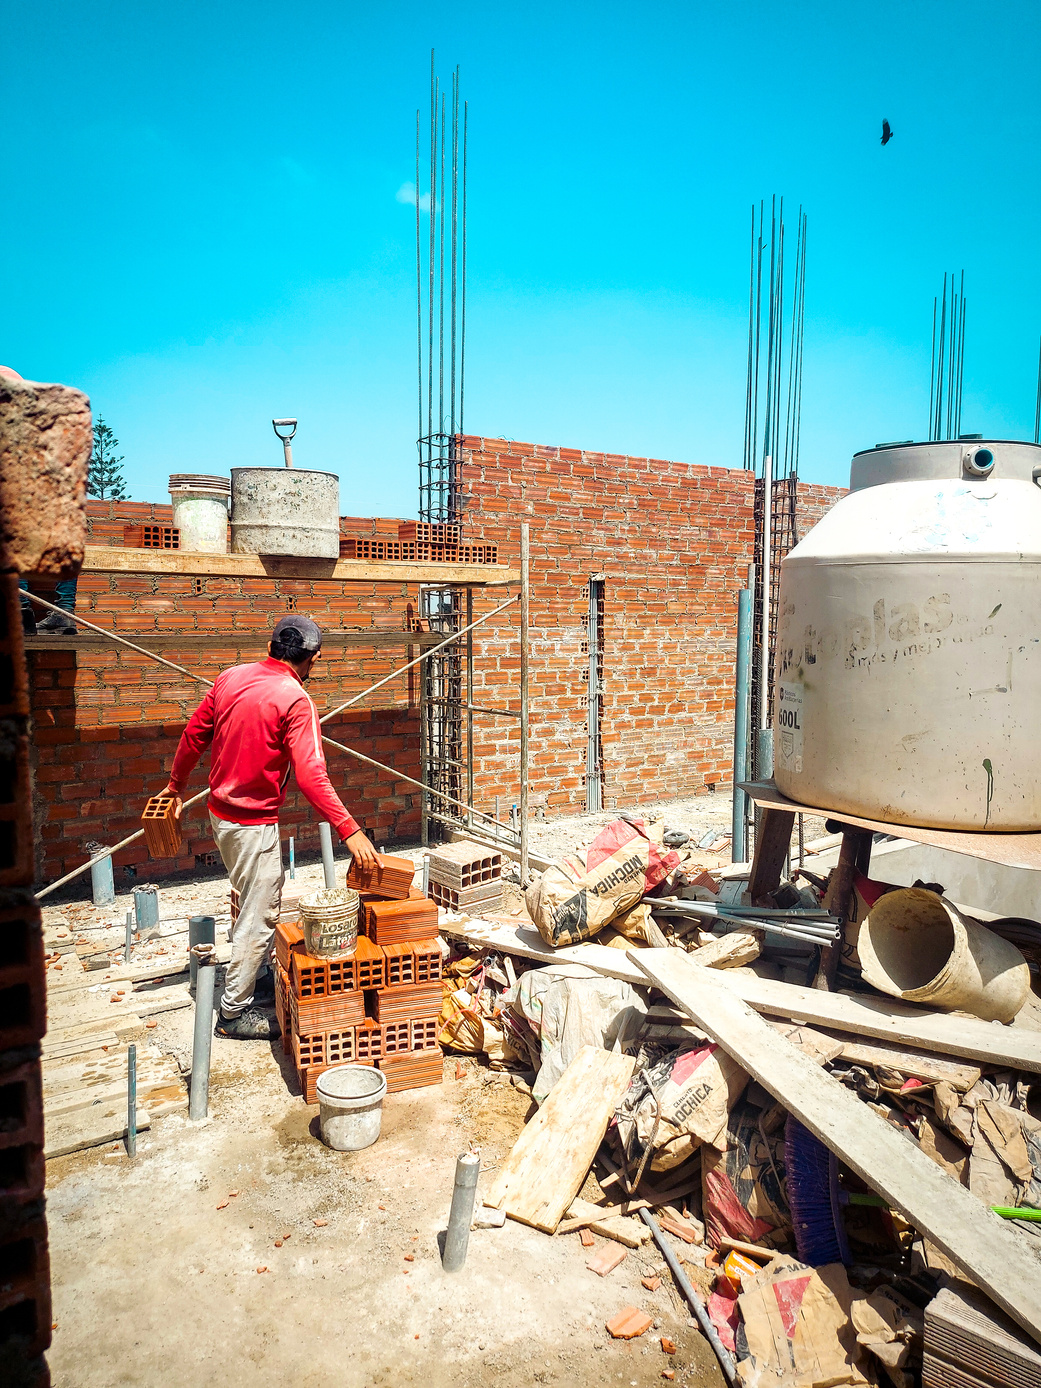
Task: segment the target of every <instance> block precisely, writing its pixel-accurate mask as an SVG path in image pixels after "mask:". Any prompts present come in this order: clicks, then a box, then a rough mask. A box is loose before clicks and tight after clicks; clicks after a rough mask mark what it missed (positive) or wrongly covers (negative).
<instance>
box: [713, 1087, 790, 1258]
mask: <svg viewBox="0 0 1041 1388" xmlns="http://www.w3.org/2000/svg"><path fill="white" fill-rule="evenodd" d="M761 1116H762V1109H759V1108H756V1106H755V1105H754V1104H750V1103H749V1102H748V1100H747V1099H745V1100H744V1101H743V1102H741V1103H739V1104H738V1105H737V1106H736V1107H735V1108H734V1109H733V1110H732V1111H731V1114H730V1119H729V1122H728V1123H727V1131H726V1133H725V1137H726V1150H725V1151H723V1152H720V1151H717V1150H716V1149H715V1148H713V1147H706V1148H705V1149H704V1150H703V1152H702V1154H701V1204H702V1215H703V1217H704V1220H705V1229H706V1237H707V1240H708V1242H709V1243H710V1244H711V1245H712V1246H713V1248H718V1247H719V1244H720V1240H721V1239H725V1238H730V1239H739V1240H741V1241H742V1242H743V1243H759V1244H763V1245H764V1246H766V1247H768V1248H776V1247H778V1246H779V1245H782V1244H785V1243H788V1242H790V1240H791V1236H792V1217H791V1213H790V1212H789V1209H788V1200H787V1197H786V1196H785V1193H784V1184H783V1183H784V1178H785V1168H784V1128H783V1127H781V1128H779V1129H778V1130H777V1132H776V1133H771V1134H769V1135H767V1136H765V1137H764V1135H763V1133H762V1132H761V1130H760V1127H759V1119H760V1117H761Z"/></svg>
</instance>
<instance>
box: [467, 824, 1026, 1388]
mask: <svg viewBox="0 0 1041 1388" xmlns="http://www.w3.org/2000/svg"><path fill="white" fill-rule="evenodd" d="M667 837H668V834H667V831H665V832H664V833H663V832H662V827H658V828H657V829H656V830H653V829H652V830H651V832H648V826H647V825H645V824H644V823H642V822H641V821H636V820H634V821H632V822H623V821H616V822H615V823H614V824H611V825H608V826H607V828H606V829H604V830H602V831H601V832H600V833H599V834H598V835H597V838H596V839H595V840H594V841H593V842H592V843H591V844H590V845H589V846H588V848H587V849H586V850H585V851H584V852H583V853H578V854H574V855H571V856H570V857H569V858H568V859H565V860H561V861H560V862H559V863H557V864H555V865H554V866H553V867H551V868H550V869H549V870H548V871H547V872H545V873H544V874H543V876H542V877H541V878H540V879H539V880H538V881H536V882H535V883H533V884H532V885H530V886H529V888H528V891H527V894H526V902H527V906H528V911H529V914H530V916H531V920H532V923H533V924H534V925H535V927H537V931H538V934H536V933H535V931H533V930H531V929H530V928H525V926H526V925H527V922H524V923H523V925H520V926H518V925H517V924H516V923H514V922H509V921H507V919H506V918H505V917H501V918H500V920H499V921H498V922H490V921H487V920H475V921H472V922H471V921H466V920H465V919H464V920H462V921H461V922H459V923H456V922H455V921H452V920H449V921H443V922H442V927H441V928H442V932H443V933H444V934H446V935H449V936H454V937H456V940H457V944H456V946H455V949H454V951H453V955H452V958H451V961H450V962H449V965H448V968H447V975H448V976H451V977H452V982H453V994H452V995H453V996H454V997H455V998H456V1005H457V1006H458V1008H459V1009H460V1013H465V1014H467V1015H468V1017H469V1019H471V1020H470V1021H469V1022H468V1024H467V1025H466V1026H463V1025H462V1024H461V1023H460V1024H457V1025H456V1026H455V1027H454V1030H453V1029H448V1030H443V1032H442V1039H443V1040H444V1042H445V1044H446V1046H447V1047H449V1048H454V1049H461V1050H468V1051H470V1052H478V1051H482V1050H485V1049H487V1054H488V1055H489V1059H490V1060H492V1061H493V1063H495V1064H496V1065H498V1066H504V1065H505V1066H511V1067H514V1068H520V1067H523V1068H524V1070H526V1071H534V1072H536V1073H535V1076H534V1082H533V1084H532V1093H533V1097H534V1099H535V1101H536V1103H537V1104H538V1105H539V1107H538V1109H537V1111H536V1112H535V1113H534V1115H533V1116H532V1117H531V1118H530V1120H529V1122H528V1123H527V1125H526V1127H525V1128H524V1130H523V1131H522V1132H521V1134H520V1136H519V1138H518V1139H517V1142H516V1144H515V1146H514V1148H513V1151H512V1152H511V1153H510V1155H509V1156H508V1158H507V1159H506V1160H505V1161H504V1162H503V1163H502V1164H501V1165H500V1166H499V1168H498V1170H497V1171H496V1172H495V1174H494V1177H493V1179H492V1182H491V1185H490V1187H489V1188H488V1189H487V1191H485V1192H484V1194H483V1198H484V1201H485V1203H486V1205H488V1206H491V1207H494V1208H497V1209H501V1210H504V1211H505V1213H506V1214H507V1215H508V1216H509V1217H510V1218H512V1219H517V1220H520V1221H522V1222H524V1223H527V1224H530V1225H532V1226H533V1227H535V1228H537V1229H540V1230H542V1231H544V1232H546V1233H547V1234H554V1235H557V1236H560V1235H564V1234H572V1233H574V1234H576V1235H577V1236H578V1237H577V1238H576V1245H577V1246H578V1248H579V1249H580V1250H581V1252H580V1256H581V1257H582V1258H583V1260H584V1262H585V1263H586V1265H587V1266H588V1267H589V1269H590V1271H591V1273H595V1274H597V1275H599V1276H609V1275H610V1274H611V1272H612V1270H613V1268H614V1267H616V1266H617V1265H618V1264H619V1263H620V1261H621V1260H622V1258H623V1257H624V1256H625V1252H624V1250H625V1249H626V1248H628V1249H641V1248H643V1247H644V1246H645V1245H646V1244H647V1242H648V1241H649V1240H650V1239H652V1238H653V1240H654V1242H655V1245H656V1246H657V1248H658V1250H659V1251H660V1252H661V1254H662V1256H663V1257H664V1258H665V1267H663V1268H660V1269H659V1270H658V1271H656V1272H653V1273H652V1274H651V1275H650V1276H649V1277H648V1278H647V1279H646V1280H645V1282H644V1285H645V1286H647V1287H648V1290H651V1286H650V1284H651V1283H653V1282H654V1281H655V1279H656V1278H658V1277H659V1276H661V1275H663V1274H664V1273H665V1271H666V1269H668V1271H669V1272H671V1273H672V1276H673V1280H674V1282H675V1284H676V1286H677V1288H678V1290H679V1292H680V1294H682V1295H683V1296H684V1297H685V1298H686V1299H687V1300H688V1302H689V1303H690V1309H691V1311H692V1312H693V1314H694V1316H695V1317H696V1318H697V1320H698V1323H699V1324H700V1325H701V1327H702V1329H703V1331H704V1333H705V1334H706V1338H707V1339H708V1340H709V1342H710V1343H711V1344H712V1346H713V1348H714V1350H715V1351H716V1354H717V1357H718V1358H719V1361H720V1365H721V1368H722V1370H723V1373H724V1375H725V1377H726V1378H727V1380H728V1382H730V1383H742V1384H747V1385H763V1388H765V1385H767V1384H771V1385H773V1384H785V1385H800V1386H801V1388H825V1385H830V1384H876V1383H877V1384H892V1385H895V1388H913V1385H915V1384H917V1383H918V1382H920V1381H924V1382H925V1383H926V1384H927V1385H932V1384H940V1383H949V1382H953V1381H958V1382H962V1381H965V1382H970V1381H972V1382H976V1381H984V1380H981V1379H979V1378H970V1377H966V1376H965V1375H966V1374H967V1372H968V1371H969V1370H970V1369H971V1370H972V1372H978V1367H979V1363H980V1362H981V1361H980V1359H979V1354H978V1352H977V1351H971V1352H970V1351H969V1350H966V1349H965V1345H966V1335H967V1332H965V1331H964V1329H962V1330H961V1331H959V1333H958V1334H955V1333H953V1332H952V1331H951V1329H950V1326H951V1324H952V1319H951V1318H952V1317H954V1319H955V1320H957V1321H958V1323H959V1325H961V1324H962V1323H963V1322H964V1323H965V1324H967V1323H968V1321H967V1319H966V1318H974V1319H972V1324H973V1327H974V1329H973V1332H972V1333H973V1334H974V1335H976V1336H977V1343H978V1344H980V1345H983V1346H986V1347H988V1348H989V1347H990V1346H992V1345H994V1344H999V1343H1000V1345H1001V1346H1002V1353H1003V1354H1005V1355H1006V1357H1007V1361H1008V1363H1009V1364H1012V1365H1015V1366H1017V1369H1016V1371H1017V1372H1019V1373H1020V1377H1007V1376H1006V1377H1000V1376H994V1377H991V1376H987V1377H986V1378H985V1381H986V1382H988V1383H989V1382H993V1383H1003V1382H1012V1381H1016V1382H1039V1383H1041V1376H1038V1368H1041V1355H1039V1354H1038V1350H1037V1348H1036V1347H1035V1346H1034V1345H1033V1344H1032V1341H1031V1339H1030V1336H1033V1337H1034V1339H1036V1340H1041V1104H1039V1103H1038V1101H1037V1100H1036V1098H1035V1095H1034V1084H1035V1076H1036V1075H1037V1074H1038V1073H1039V1072H1041V1035H1039V1034H1038V1033H1039V1032H1041V1023H1039V1022H1038V1020H1037V1017H1038V1015H1039V1014H1041V1005H1039V1004H1038V1003H1037V1001H1036V1000H1035V998H1034V995H1033V993H1032V992H1031V991H1030V973H1029V969H1028V965H1027V963H1026V962H1025V961H1024V959H1023V956H1022V955H1021V954H1020V952H1019V951H1018V949H1016V948H1015V946H1014V944H1012V943H1010V942H1009V940H1008V939H1007V937H1004V936H1003V927H1004V926H1005V925H1006V923H1003V922H990V923H986V924H985V923H983V922H981V921H978V920H975V919H974V918H972V916H971V913H969V912H966V911H965V909H964V908H961V907H958V906H956V905H955V904H954V903H951V902H949V901H948V900H947V899H946V898H945V897H944V895H943V889H942V887H940V886H939V884H930V886H929V887H926V886H924V885H921V884H919V885H918V886H916V887H915V888H912V889H899V888H894V887H891V886H890V885H888V884H886V883H881V882H876V881H873V880H872V879H870V878H869V877H867V876H866V875H865V874H862V873H854V874H852V876H851V877H850V879H849V880H850V886H851V890H850V894H849V896H848V899H847V900H846V901H845V902H842V903H838V904H837V903H836V899H835V898H836V893H835V891H834V889H833V883H832V882H831V881H829V879H825V878H821V877H817V876H815V875H811V874H808V873H803V874H801V876H798V877H797V878H796V880H792V881H786V882H781V883H780V884H779V885H778V886H777V887H776V888H775V889H774V891H772V892H771V893H769V894H768V895H767V896H766V897H765V898H764V897H762V896H760V897H759V898H757V899H755V900H752V899H751V898H750V894H749V891H748V870H747V869H745V870H744V873H743V875H742V876H741V877H738V876H736V875H735V876H732V877H731V879H730V880H728V881H727V880H725V881H722V882H721V881H719V880H717V879H714V878H707V877H706V876H703V875H702V874H701V872H700V870H697V871H695V870H694V869H695V868H697V865H696V864H694V863H692V862H691V861H690V857H689V855H688V859H687V861H686V862H683V861H681V860H680V858H679V854H678V852H677V851H676V848H670V847H668V846H667V842H666V841H665V840H667ZM677 847H680V848H682V847H683V845H682V844H680V845H678V846H677ZM837 871H838V869H836V872H837ZM833 877H834V874H833ZM698 878H700V880H697V879H698ZM829 887H831V888H832V889H831V890H829ZM880 903H881V904H882V905H883V909H882V910H881V911H879V910H878V909H877V908H878V906H879V904H880ZM1026 924H1029V923H1026ZM1024 925H1025V923H1024V922H1019V923H1018V928H1019V929H1020V933H1022V930H1023V928H1024ZM992 927H996V928H992ZM916 931H917V932H920V934H922V935H923V938H921V939H919V940H918V944H919V948H918V949H911V950H910V951H908V949H907V940H908V938H909V937H910V938H912V939H913V938H914V937H915V932H916ZM929 932H931V933H929ZM924 935H928V938H924ZM594 936H595V939H594V938H593V937H594ZM901 939H902V941H903V952H901V950H900V948H898V945H899V944H900V942H901ZM966 941H968V942H969V943H968V944H967V945H966V943H965V942H966ZM858 944H859V945H860V949H859V950H858ZM605 945H606V946H607V947H606V948H605ZM648 946H655V947H654V948H648ZM829 950H832V951H835V952H836V953H838V954H839V955H840V964H839V974H838V980H837V981H838V983H839V985H840V986H841V988H842V989H843V991H841V992H832V991H829V990H828V989H827V988H824V989H820V988H815V987H809V986H807V985H808V984H810V983H811V982H812V981H813V979H814V977H815V975H816V973H817V971H818V970H819V968H820V961H821V956H822V954H825V955H826V954H827V952H828V951H829ZM862 961H863V962H862ZM973 970H975V973H973ZM938 976H941V977H942V979H943V987H944V992H943V995H942V1002H938V1001H937V997H936V994H937V990H938V989H939V985H936V987H935V988H934V989H933V990H932V991H930V988H929V987H928V986H927V985H930V984H931V981H932V980H933V979H934V978H936V977H938ZM887 979H888V980H889V983H888V985H887ZM456 985H458V986H456ZM446 986H447V985H446ZM952 987H954V988H955V991H952ZM915 993H917V995H918V996H917V998H916V1002H917V1003H918V1005H915V1003H912V1002H908V1001H907V999H908V997H909V996H910V995H913V994H915ZM925 1004H930V1006H928V1007H927V1006H926V1005H925ZM954 1005H958V1006H959V1007H960V1009H961V1010H960V1011H959V1012H957V1013H956V1014H955V1015H952V1014H951V1011H950V1009H951V1008H952V1007H953V1006H954ZM943 1009H946V1010H943ZM995 1018H997V1019H999V1020H998V1021H995V1020H994V1019H995ZM1013 1018H1014V1019H1015V1023H1016V1025H1015V1026H1007V1025H1001V1024H1000V1023H1002V1022H1010V1021H1012V1020H1013ZM444 1020H445V1018H444V1013H443V1014H442V1021H443V1022H444ZM486 1040H487V1042H488V1044H487V1048H486V1046H485V1042H486ZM594 1233H595V1234H597V1235H599V1236H600V1237H601V1238H603V1239H606V1240H608V1245H603V1246H594V1245H595V1239H593V1238H592V1235H593V1234H594ZM611 1244H614V1245H617V1247H615V1248H613V1249H612V1248H611V1247H609V1245H611ZM944 1317H946V1319H944ZM959 1318H960V1319H959ZM652 1319H653V1317H651V1316H650V1315H649V1314H648V1312H647V1309H646V1308H644V1307H640V1306H636V1307H634V1306H628V1307H625V1308H622V1309H620V1310H619V1312H618V1315H617V1316H616V1317H614V1318H613V1320H612V1322H611V1324H610V1325H609V1326H608V1327H607V1328H608V1330H609V1331H610V1333H611V1334H612V1335H614V1334H618V1335H619V1336H621V1337H623V1338H629V1337H639V1336H640V1335H643V1334H646V1332H647V1331H648V1330H649V1329H650V1326H651V1322H652ZM612 1327H614V1328H612ZM944 1327H946V1329H945V1328H944ZM1024 1330H1026V1331H1027V1332H1029V1333H1028V1334H1027V1335H1024ZM974 1354H976V1358H975V1359H974V1358H973V1355H974ZM1002 1362H1004V1361H1002ZM974 1364H975V1366H976V1367H975V1368H973V1365H974ZM923 1365H924V1366H925V1375H926V1376H925V1378H924V1380H923V1379H921V1375H922V1373H923ZM930 1366H932V1367H930ZM1027 1366H1029V1373H1027ZM670 1372H671V1370H670ZM988 1372H989V1371H988ZM1010 1372H1011V1370H1010ZM959 1375H961V1376H960V1377H959Z"/></svg>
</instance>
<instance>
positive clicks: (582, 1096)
mask: <svg viewBox="0 0 1041 1388" xmlns="http://www.w3.org/2000/svg"><path fill="white" fill-rule="evenodd" d="M635 1064H636V1059H635V1057H634V1056H631V1055H621V1054H619V1053H616V1052H613V1051H601V1050H597V1049H596V1047H594V1046H583V1047H582V1049H581V1050H580V1051H579V1052H578V1054H577V1055H576V1056H575V1058H574V1060H573V1061H572V1062H571V1064H570V1065H569V1066H568V1067H567V1069H566V1070H565V1071H564V1073H563V1074H562V1075H561V1077H560V1079H559V1080H557V1082H556V1084H555V1085H554V1086H553V1088H552V1089H551V1090H550V1093H549V1098H548V1099H547V1100H546V1102H545V1103H544V1104H543V1105H542V1107H541V1108H540V1109H539V1111H538V1113H536V1114H535V1116H534V1118H532V1120H531V1121H530V1123H528V1125H527V1127H526V1128H524V1130H523V1131H522V1132H521V1135H520V1136H519V1137H518V1139H517V1141H516V1142H515V1143H514V1147H513V1151H512V1152H511V1153H510V1155H509V1156H508V1157H507V1158H506V1160H505V1161H504V1162H503V1164H502V1166H501V1167H500V1168H499V1171H498V1173H497V1175H496V1177H495V1180H494V1182H493V1183H492V1188H491V1190H490V1192H489V1193H488V1194H487V1195H486V1196H485V1201H484V1203H485V1204H486V1205H494V1206H495V1208H496V1209H502V1208H503V1207H505V1209H506V1213H507V1214H508V1215H509V1216H510V1217H511V1219H517V1220H520V1221H521V1222H522V1223H524V1224H532V1225H534V1226H535V1228H536V1229H542V1230H543V1231H544V1232H545V1233H547V1234H552V1233H553V1231H554V1229H556V1227H557V1225H558V1224H559V1223H560V1220H561V1217H562V1216H563V1214H564V1211H565V1210H566V1209H567V1208H568V1206H569V1205H570V1204H571V1203H572V1201H573V1200H574V1199H575V1196H576V1195H577V1194H578V1192H579V1190H580V1189H581V1188H582V1182H583V1181H584V1180H585V1178H586V1175H587V1174H588V1172H589V1168H590V1166H591V1165H592V1164H593V1158H594V1157H595V1156H596V1149H597V1148H598V1147H599V1146H600V1143H601V1141H602V1140H603V1136H604V1133H605V1132H606V1131H607V1125H608V1123H609V1122H610V1121H611V1118H612V1116H613V1115H614V1111H615V1108H616V1107H617V1106H618V1102H619V1100H620V1099H621V1097H622V1095H623V1094H624V1093H625V1091H626V1088H627V1087H628V1084H629V1080H630V1079H631V1078H632V1073H633V1067H634V1065H635Z"/></svg>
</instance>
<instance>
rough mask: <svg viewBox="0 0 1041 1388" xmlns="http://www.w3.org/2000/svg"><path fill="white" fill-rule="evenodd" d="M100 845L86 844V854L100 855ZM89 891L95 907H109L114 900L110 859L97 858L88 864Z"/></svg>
mask: <svg viewBox="0 0 1041 1388" xmlns="http://www.w3.org/2000/svg"><path fill="white" fill-rule="evenodd" d="M103 851H104V850H103V848H102V845H101V844H100V843H88V844H87V852H88V853H90V854H94V853H102V852H103ZM90 891H91V895H92V896H93V898H94V905H95V906H111V905H112V903H113V902H114V901H115V899H116V884H115V880H114V878H113V876H112V858H111V856H109V855H106V856H105V857H102V858H98V859H96V860H95V861H93V862H91V864H90Z"/></svg>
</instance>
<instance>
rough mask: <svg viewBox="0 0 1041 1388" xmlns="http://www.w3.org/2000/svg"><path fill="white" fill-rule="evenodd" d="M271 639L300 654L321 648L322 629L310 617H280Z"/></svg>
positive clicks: (310, 653) (306, 653)
mask: <svg viewBox="0 0 1041 1388" xmlns="http://www.w3.org/2000/svg"><path fill="white" fill-rule="evenodd" d="M271 640H272V641H277V642H278V643H279V645H280V646H284V647H286V649H288V650H293V649H296V650H299V652H300V654H301V655H302V656H304V655H314V653H315V651H318V650H321V646H322V629H321V627H320V626H319V625H318V623H317V622H312V621H311V619H310V617H282V618H281V619H280V620H279V621H277V622H276V623H275V629H274V631H273V632H272V633H271Z"/></svg>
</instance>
